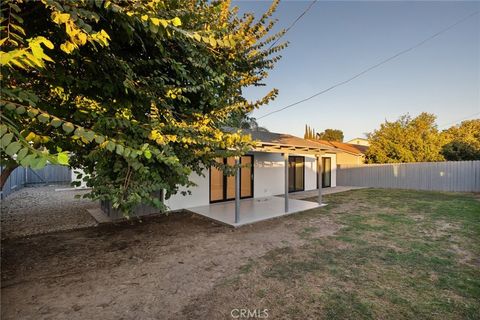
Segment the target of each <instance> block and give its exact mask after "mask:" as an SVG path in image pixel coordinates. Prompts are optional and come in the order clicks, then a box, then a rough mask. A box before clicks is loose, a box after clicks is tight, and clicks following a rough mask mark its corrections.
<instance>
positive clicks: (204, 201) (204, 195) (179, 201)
mask: <svg viewBox="0 0 480 320" xmlns="http://www.w3.org/2000/svg"><path fill="white" fill-rule="evenodd" d="M204 174H205V176H203V177H202V176H199V175H198V174H196V173H192V175H191V176H190V180H191V181H193V182H195V183H196V184H197V186H195V187H190V188H189V190H190V192H191V194H187V195H185V196H184V195H182V193H181V192H182V191H186V190H187V189H186V188H184V187H182V188H180V189H179V190H178V193H177V194H174V195H173V196H171V197H170V199H166V200H165V204H166V205H167V206H168V207H169V208H170V210H178V209H187V208H191V207H197V206H204V205H208V204H209V203H210V193H209V192H210V186H209V178H208V177H209V176H208V174H209V173H208V170H205V171H204Z"/></svg>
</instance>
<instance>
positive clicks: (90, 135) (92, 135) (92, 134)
mask: <svg viewBox="0 0 480 320" xmlns="http://www.w3.org/2000/svg"><path fill="white" fill-rule="evenodd" d="M82 137H84V138H85V139H87V140H88V142H92V141H93V138H95V132H93V131H91V130H86V131H85V132H83V134H82Z"/></svg>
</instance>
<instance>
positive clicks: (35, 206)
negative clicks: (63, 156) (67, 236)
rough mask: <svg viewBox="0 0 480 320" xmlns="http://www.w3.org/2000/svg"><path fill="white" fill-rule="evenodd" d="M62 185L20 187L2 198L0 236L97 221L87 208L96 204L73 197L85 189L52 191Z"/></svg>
mask: <svg viewBox="0 0 480 320" xmlns="http://www.w3.org/2000/svg"><path fill="white" fill-rule="evenodd" d="M56 188H65V186H46V187H31V188H23V189H21V190H19V191H17V192H15V193H13V194H11V195H9V196H8V197H7V198H6V199H4V200H2V201H1V204H0V209H1V236H2V239H6V238H15V237H22V236H29V235H34V234H41V233H48V232H52V231H60V230H71V229H78V228H84V227H90V226H94V225H96V222H95V220H94V219H93V218H92V217H91V216H90V214H89V213H88V212H87V209H90V208H95V207H96V206H98V204H96V203H94V202H91V201H90V200H88V199H76V198H75V195H82V194H84V193H86V191H80V190H75V191H55V189H56Z"/></svg>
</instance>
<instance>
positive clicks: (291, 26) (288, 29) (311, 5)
mask: <svg viewBox="0 0 480 320" xmlns="http://www.w3.org/2000/svg"><path fill="white" fill-rule="evenodd" d="M317 1H318V0H313V1H312V2H311V3H310V5H309V6H308V7H307V9H305V11H303V12H302V14H300V15H299V16H298V17H297V19H295V20H294V21H293V22H292V24H291V25H290V26H289V27H288V28H287V29H285V33H284V34H282V35H281V36H280V37H278V39H277V40H275V41H274V42H273V43H272V44H271V45H270V47H268V50H270V49H272V48H273V46H274V45H276V44H277V42H278V41H279V40H280V39H281V38H282V37H283V36H284V35H285V34H287V32H288V31H290V29H292V28H293V27H294V26H295V24H296V23H297V22H298V21H299V20H300V19H302V18H303V16H304V15H305V14H307V12H308V11H309V10H310V9H311V8H312V7H313V5H314V4H315V3H316V2H317Z"/></svg>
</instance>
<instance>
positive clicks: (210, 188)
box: [208, 154, 255, 203]
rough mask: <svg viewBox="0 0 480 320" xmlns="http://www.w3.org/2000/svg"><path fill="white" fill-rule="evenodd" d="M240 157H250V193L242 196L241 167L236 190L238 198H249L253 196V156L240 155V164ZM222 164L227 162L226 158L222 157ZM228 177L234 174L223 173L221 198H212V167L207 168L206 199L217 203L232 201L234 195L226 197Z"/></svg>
mask: <svg viewBox="0 0 480 320" xmlns="http://www.w3.org/2000/svg"><path fill="white" fill-rule="evenodd" d="M242 157H250V163H251V166H250V170H251V173H250V190H251V194H250V195H248V196H243V197H242V193H241V192H242V179H241V177H242V173H241V170H243V168H240V190H238V191H239V192H240V199H249V198H253V195H254V189H253V187H254V183H253V181H254V174H255V173H254V162H253V161H254V157H253V154H245V155H243V156H241V157H240V164H242ZM222 160H223V164H227V158H223V159H222ZM229 177H234V176H227V175H225V174H224V175H223V183H222V189H223V190H222V191H223V197H222V199H219V200H212V168H211V167H210V168H209V169H208V200H209V201H210V203H217V202H225V201H232V200H235V197H233V198H227V188H228V183H227V180H228V178H229Z"/></svg>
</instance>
